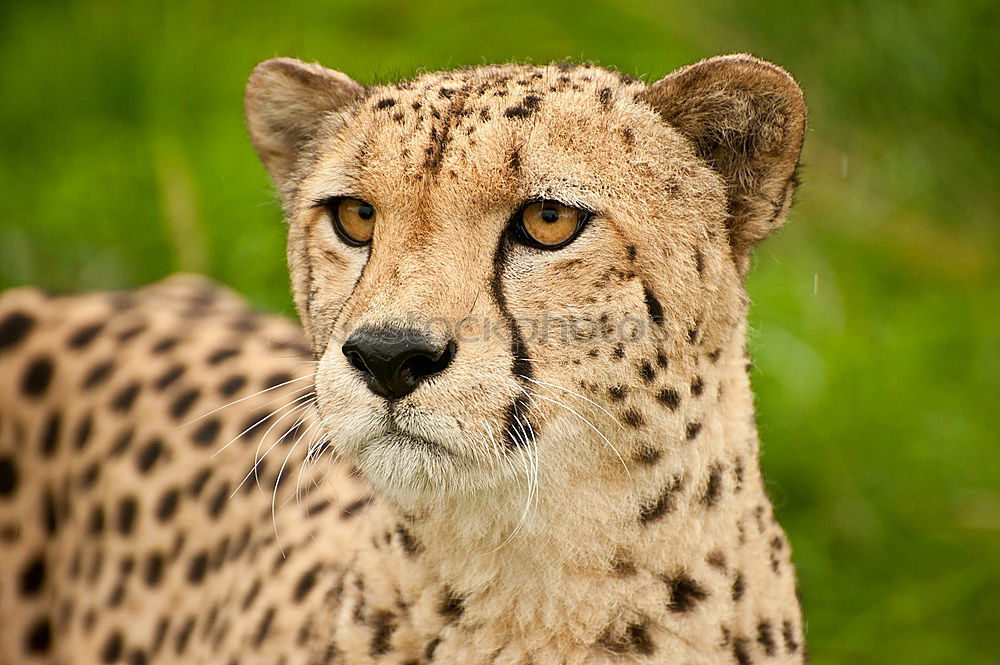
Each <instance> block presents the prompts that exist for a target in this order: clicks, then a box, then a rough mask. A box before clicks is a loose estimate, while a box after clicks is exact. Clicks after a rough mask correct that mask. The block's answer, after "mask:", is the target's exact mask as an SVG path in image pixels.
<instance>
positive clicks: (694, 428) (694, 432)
mask: <svg viewBox="0 0 1000 665" xmlns="http://www.w3.org/2000/svg"><path fill="white" fill-rule="evenodd" d="M700 431H701V423H688V424H687V428H686V429H685V431H684V436H685V438H686V439H687V440H688V441H693V440H694V439H695V437H697V436H698V432H700Z"/></svg>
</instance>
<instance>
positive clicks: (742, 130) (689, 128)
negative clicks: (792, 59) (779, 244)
mask: <svg viewBox="0 0 1000 665" xmlns="http://www.w3.org/2000/svg"><path fill="white" fill-rule="evenodd" d="M639 98H640V99H642V100H644V101H645V102H647V103H648V104H650V105H651V106H652V107H653V108H654V109H655V110H656V111H657V112H658V113H659V114H660V116H661V117H662V118H663V119H664V120H665V121H666V122H667V123H669V124H670V125H672V126H673V127H674V128H676V129H677V130H678V131H679V132H680V133H681V134H684V135H685V136H687V137H688V138H689V139H690V140H691V141H692V143H694V147H695V150H696V151H697V153H698V155H699V156H701V157H702V158H703V159H705V160H706V161H707V162H708V163H709V164H710V165H711V166H712V167H713V168H714V169H715V170H716V171H718V172H719V174H721V175H722V178H723V180H724V181H725V184H726V195H727V206H728V212H729V218H728V220H727V225H728V227H729V236H730V241H731V243H732V245H733V250H734V254H735V256H736V259H737V261H738V262H739V263H740V265H741V266H742V267H743V268H745V267H746V262H747V260H748V259H747V256H748V254H749V251H750V249H751V248H752V247H753V245H754V244H756V243H757V242H758V241H760V240H762V239H763V238H765V237H766V236H767V235H768V234H770V233H771V232H772V231H774V230H775V229H776V228H778V227H779V226H780V225H781V223H782V222H783V221H784V218H785V215H786V214H787V212H788V207H789V205H790V204H791V199H792V192H793V191H794V189H795V186H796V184H797V180H796V177H795V173H796V167H797V166H798V161H799V153H800V152H801V150H802V140H803V138H804V137H805V129H806V106H805V101H804V100H803V98H802V90H801V89H800V88H799V86H798V85H797V84H796V83H795V81H794V80H793V79H792V77H791V76H789V75H788V73H787V72H786V71H785V70H783V69H781V68H780V67H778V66H776V65H772V64H771V63H769V62H764V61H763V60H759V59H757V58H754V57H753V56H750V55H725V56H720V57H716V58H709V59H708V60H702V61H701V62H699V63H697V64H694V65H691V66H689V67H684V68H682V69H679V70H677V71H675V72H673V73H672V74H669V75H668V76H666V77H665V78H663V79H661V80H659V81H657V82H656V83H654V84H653V85H652V86H650V87H649V88H647V89H645V90H644V91H642V92H641V93H639Z"/></svg>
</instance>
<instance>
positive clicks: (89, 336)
mask: <svg viewBox="0 0 1000 665" xmlns="http://www.w3.org/2000/svg"><path fill="white" fill-rule="evenodd" d="M103 329H104V324H103V323H93V324H91V325H89V326H84V327H82V328H80V329H79V330H77V331H76V332H75V333H73V334H72V335H71V336H70V338H69V342H68V344H69V348H71V349H75V350H79V349H82V348H84V347H86V346H88V345H89V344H90V343H91V342H93V341H94V338H95V337H97V335H98V334H99V333H100V332H101V330H103Z"/></svg>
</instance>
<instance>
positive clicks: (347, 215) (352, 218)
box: [324, 198, 375, 247]
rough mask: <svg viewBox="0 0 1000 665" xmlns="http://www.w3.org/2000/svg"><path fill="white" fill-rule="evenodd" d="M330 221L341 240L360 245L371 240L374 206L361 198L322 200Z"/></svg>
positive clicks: (373, 228) (373, 225) (373, 226)
mask: <svg viewBox="0 0 1000 665" xmlns="http://www.w3.org/2000/svg"><path fill="white" fill-rule="evenodd" d="M324 206H325V207H326V209H327V211H328V212H329V213H330V221H331V223H332V224H333V228H334V230H335V231H336V232H337V235H339V236H340V238H341V240H343V241H344V242H346V243H347V244H348V245H352V246H354V247H360V246H361V245H367V244H368V243H369V242H371V239H372V234H373V233H374V231H375V207H374V206H373V205H372V204H370V203H366V202H365V201H362V200H361V199H350V198H336V199H330V200H328V201H325V202H324Z"/></svg>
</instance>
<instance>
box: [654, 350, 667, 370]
mask: <svg viewBox="0 0 1000 665" xmlns="http://www.w3.org/2000/svg"><path fill="white" fill-rule="evenodd" d="M656 364H657V365H659V366H660V367H666V366H667V365H669V364H670V360H669V359H668V358H667V354H665V353H664V352H663V351H662V350H657V352H656Z"/></svg>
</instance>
